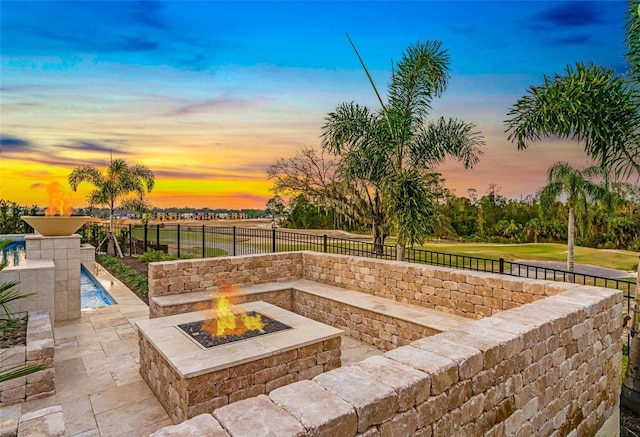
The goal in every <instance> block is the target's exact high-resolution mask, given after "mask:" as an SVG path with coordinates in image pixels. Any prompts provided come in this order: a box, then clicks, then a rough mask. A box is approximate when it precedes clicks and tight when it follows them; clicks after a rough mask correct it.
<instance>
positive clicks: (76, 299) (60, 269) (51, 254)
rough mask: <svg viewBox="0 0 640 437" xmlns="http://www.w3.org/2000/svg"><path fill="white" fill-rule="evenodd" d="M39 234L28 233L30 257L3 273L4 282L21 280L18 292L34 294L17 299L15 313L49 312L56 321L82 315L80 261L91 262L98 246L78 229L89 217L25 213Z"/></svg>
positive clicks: (26, 238)
mask: <svg viewBox="0 0 640 437" xmlns="http://www.w3.org/2000/svg"><path fill="white" fill-rule="evenodd" d="M22 219H23V220H24V221H25V222H27V223H28V224H29V225H30V226H32V227H33V228H34V229H35V230H36V231H37V232H38V234H33V235H25V237H24V240H25V252H26V259H25V260H24V262H23V263H21V264H20V265H17V266H12V267H7V268H6V269H5V270H3V271H2V272H1V273H0V282H8V281H18V282H19V284H18V285H17V289H18V291H20V292H21V293H33V294H34V296H33V297H31V298H29V299H20V300H18V301H15V303H14V304H13V306H12V308H13V310H14V311H15V312H24V311H49V313H50V315H51V318H52V319H53V320H55V321H59V320H70V319H77V318H80V305H81V304H80V264H81V263H86V264H88V265H91V264H92V263H93V262H94V260H95V253H94V248H93V247H92V246H90V245H81V244H80V235H78V234H75V233H74V232H75V231H76V230H77V229H78V228H80V226H82V225H83V224H84V223H86V222H87V221H88V220H89V217H64V216H62V217H61V216H48V217H45V216H25V217H22Z"/></svg>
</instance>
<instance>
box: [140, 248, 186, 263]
mask: <svg viewBox="0 0 640 437" xmlns="http://www.w3.org/2000/svg"><path fill="white" fill-rule="evenodd" d="M176 259H178V257H177V256H173V255H168V254H166V253H164V252H163V251H161V250H155V249H147V251H146V252H145V253H143V254H142V255H140V257H139V258H138V261H140V262H143V263H145V264H148V263H151V262H158V261H173V260H176Z"/></svg>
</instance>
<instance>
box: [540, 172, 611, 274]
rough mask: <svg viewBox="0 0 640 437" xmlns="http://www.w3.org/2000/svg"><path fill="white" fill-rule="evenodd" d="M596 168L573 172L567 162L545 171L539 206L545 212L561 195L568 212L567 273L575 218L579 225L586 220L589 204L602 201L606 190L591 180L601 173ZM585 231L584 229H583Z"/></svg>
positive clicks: (572, 268) (573, 243)
mask: <svg viewBox="0 0 640 437" xmlns="http://www.w3.org/2000/svg"><path fill="white" fill-rule="evenodd" d="M600 173H601V172H600V170H599V169H598V168H597V167H589V168H587V169H584V170H580V169H575V168H573V167H571V166H570V165H569V163H567V162H556V163H555V164H553V165H552V166H551V167H550V168H549V170H548V171H547V182H548V184H547V185H546V186H545V187H544V188H543V189H542V191H541V192H540V205H541V207H542V209H543V210H544V209H547V208H548V207H549V205H550V204H551V203H552V202H554V201H555V200H556V199H557V198H558V197H560V196H566V204H567V208H568V209H569V220H568V222H569V223H568V225H567V270H569V271H570V272H573V270H574V263H573V253H574V245H575V229H576V217H577V218H578V221H579V222H580V223H584V220H585V219H586V218H587V211H588V209H587V206H588V203H589V201H591V200H596V199H601V198H603V197H604V196H605V193H606V189H605V188H604V186H603V185H599V184H596V183H594V182H592V181H591V180H590V178H592V177H596V176H598V175H599V174H600ZM582 228H583V229H584V227H582Z"/></svg>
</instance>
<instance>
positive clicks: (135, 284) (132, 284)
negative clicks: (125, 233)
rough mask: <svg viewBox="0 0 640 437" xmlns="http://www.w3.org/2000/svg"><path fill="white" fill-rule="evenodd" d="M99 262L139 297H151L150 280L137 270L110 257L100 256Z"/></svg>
mask: <svg viewBox="0 0 640 437" xmlns="http://www.w3.org/2000/svg"><path fill="white" fill-rule="evenodd" d="M98 262H99V263H100V264H102V266H104V267H105V268H106V269H107V270H109V271H110V272H112V273H113V274H114V275H115V276H117V277H118V279H120V280H121V281H122V282H124V284H125V285H126V286H127V287H129V289H131V291H133V292H134V293H136V294H137V295H138V296H144V297H147V296H148V295H149V280H148V278H146V277H144V276H142V275H141V274H140V273H138V272H137V271H136V270H134V269H132V268H131V267H129V266H128V265H126V264H125V263H123V262H122V261H120V260H119V259H118V258H116V257H113V256H110V255H100V256H99V257H98Z"/></svg>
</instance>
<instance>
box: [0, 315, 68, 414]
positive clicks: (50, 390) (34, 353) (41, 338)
mask: <svg viewBox="0 0 640 437" xmlns="http://www.w3.org/2000/svg"><path fill="white" fill-rule="evenodd" d="M26 343H27V344H26V346H13V347H11V348H8V349H0V358H2V362H0V371H2V370H6V369H8V368H11V367H15V366H21V365H27V366H29V365H33V364H41V365H43V366H44V367H45V369H44V370H41V371H39V372H36V373H32V374H31V375H27V376H22V377H20V378H15V379H12V380H9V381H5V382H2V383H0V407H2V406H4V405H9V404H13V403H17V402H24V401H30V400H35V399H40V398H44V397H47V396H52V395H54V394H55V393H56V389H55V372H54V362H53V352H54V340H53V328H52V326H51V318H50V317H49V312H48V311H32V312H29V314H28V320H27V341H26Z"/></svg>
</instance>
